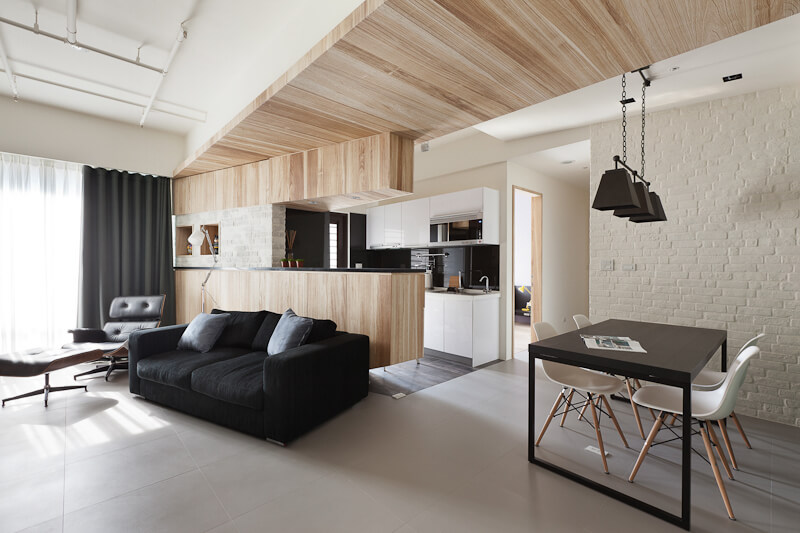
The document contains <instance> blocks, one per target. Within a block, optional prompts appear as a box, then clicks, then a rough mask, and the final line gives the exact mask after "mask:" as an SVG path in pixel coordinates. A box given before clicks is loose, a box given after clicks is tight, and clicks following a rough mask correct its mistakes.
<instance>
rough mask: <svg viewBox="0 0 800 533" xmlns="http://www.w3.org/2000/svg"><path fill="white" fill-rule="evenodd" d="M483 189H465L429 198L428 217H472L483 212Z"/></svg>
mask: <svg viewBox="0 0 800 533" xmlns="http://www.w3.org/2000/svg"><path fill="white" fill-rule="evenodd" d="M484 190H489V189H486V188H484V187H480V188H477V189H467V190H465V191H456V192H451V193H447V194H439V195H437V196H431V198H430V216H431V218H437V217H452V216H456V215H473V214H476V213H482V212H483V191H484Z"/></svg>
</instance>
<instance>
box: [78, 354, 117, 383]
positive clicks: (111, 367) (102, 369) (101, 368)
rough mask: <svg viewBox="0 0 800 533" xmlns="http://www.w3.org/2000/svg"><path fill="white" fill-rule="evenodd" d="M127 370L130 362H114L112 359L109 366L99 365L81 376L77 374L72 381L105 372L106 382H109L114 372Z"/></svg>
mask: <svg viewBox="0 0 800 533" xmlns="http://www.w3.org/2000/svg"><path fill="white" fill-rule="evenodd" d="M127 369H128V362H127V361H117V360H113V359H112V360H111V362H110V363H109V364H107V365H97V367H96V368H93V369H91V370H87V371H86V372H81V373H80V374H75V375H74V376H72V379H74V380H75V381H77V380H78V378H79V377H81V376H88V375H90V374H97V373H99V372H105V373H106V381H108V378H109V377H110V376H111V373H112V372H113V371H114V370H127Z"/></svg>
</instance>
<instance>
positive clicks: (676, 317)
mask: <svg viewBox="0 0 800 533" xmlns="http://www.w3.org/2000/svg"><path fill="white" fill-rule="evenodd" d="M633 107H635V106H633ZM637 122H638V118H636V117H635V118H634V120H629V129H628V135H629V137H628V142H629V145H628V146H629V154H628V163H629V164H630V165H631V166H632V167H633V168H638V167H639V164H640V161H639V156H638V151H639V147H638V141H639V139H638V136H639V135H640V129H637ZM631 136H632V137H631ZM632 139H633V142H631V140H632ZM621 150H622V141H621V132H620V123H619V121H614V122H607V123H603V124H597V125H594V126H592V128H591V151H592V154H591V187H590V191H591V193H590V194H592V195H594V191H596V190H597V185H598V183H599V181H600V176H601V175H602V173H603V171H604V170H606V169H608V168H612V166H613V162H612V159H611V158H612V156H613V155H615V154H621ZM631 152H632V153H631ZM646 158H647V168H646V174H647V179H648V180H649V181H651V182H652V183H653V190H655V191H656V192H658V193H659V196H660V197H661V199H662V202H663V204H664V209H665V211H666V213H667V217H668V218H669V221H667V222H662V223H654V224H634V223H632V222H627V220H625V219H619V218H616V217H614V216H613V215H612V214H611V212H600V211H595V210H591V215H590V274H589V307H590V314H591V318H592V320H595V321H599V320H604V319H607V318H621V319H634V320H648V321H655V322H664V323H670V324H679V325H686V326H700V327H710V328H721V329H726V330H727V331H728V354H729V360H730V358H731V357H732V356H735V354H736V353H737V351H738V350H739V347H740V346H741V345H742V344H743V343H744V342H745V341H747V340H748V339H749V338H751V337H753V336H755V335H756V334H757V333H759V332H764V333H766V334H767V336H766V338H764V339H763V341H762V343H761V349H762V352H761V356H760V359H759V360H756V361H754V362H753V363H752V365H751V366H750V371H749V374H748V379H747V382H746V383H745V385H744V387H743V390H742V393H741V394H740V398H739V402H738V403H737V407H736V408H737V412H739V413H741V414H749V415H754V416H758V417H759V418H764V419H768V420H774V421H778V422H783V423H787V424H793V425H797V426H800V304H798V301H799V300H800V229H798V226H800V218H799V217H800V87H784V88H780V89H774V90H769V91H763V92H757V93H751V94H746V95H741V96H735V97H731V98H725V99H721V100H715V101H712V102H706V103H701V104H695V105H689V106H686V107H683V108H680V109H674V110H669V111H663V112H657V113H653V114H650V115H648V117H647V152H646ZM603 259H613V260H614V262H615V265H614V270H612V271H601V270H600V261H601V260H603ZM623 263H635V265H636V270H635V271H623V270H621V265H622V264H623ZM715 363H716V364H718V363H717V361H713V362H712V364H715ZM715 368H716V367H715Z"/></svg>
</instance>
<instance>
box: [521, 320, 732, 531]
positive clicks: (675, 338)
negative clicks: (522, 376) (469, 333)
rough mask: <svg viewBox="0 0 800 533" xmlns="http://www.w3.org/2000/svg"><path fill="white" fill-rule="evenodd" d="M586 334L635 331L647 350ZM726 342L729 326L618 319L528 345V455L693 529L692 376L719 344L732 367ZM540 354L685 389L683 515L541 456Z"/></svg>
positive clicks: (626, 334)
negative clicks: (590, 344) (598, 343)
mask: <svg viewBox="0 0 800 533" xmlns="http://www.w3.org/2000/svg"><path fill="white" fill-rule="evenodd" d="M581 335H607V336H616V337H630V338H631V339H633V340H634V341H637V342H639V343H640V344H641V346H642V348H643V349H644V350H646V351H647V353H646V354H643V353H636V352H627V351H616V350H600V349H591V348H587V347H586V344H585V343H584V341H583V338H582V337H581ZM727 344H728V341H727V332H725V331H724V330H718V329H706V328H696V327H687V326H674V325H668V324H657V323H652V322H636V321H632V320H613V319H612V320H605V321H603V322H598V323H597V324H593V325H591V326H588V327H585V328H582V329H579V330H575V331H570V332H569V333H564V334H562V335H558V336H555V337H551V338H549V339H544V340H542V341H539V342H535V343H532V344H530V345H529V346H528V353H529V355H530V371H529V372H530V374H529V381H530V383H529V391H528V460H529V461H530V462H531V463H533V464H536V465H539V466H542V467H544V468H546V469H548V470H551V471H553V472H555V473H557V474H560V475H562V476H565V477H567V478H569V479H572V480H573V481H577V482H578V483H581V484H583V485H585V486H587V487H590V488H592V489H595V490H597V491H599V492H602V493H603V494H606V495H608V496H611V497H612V498H615V499H617V500H620V501H622V502H625V503H627V504H629V505H632V506H633V507H636V508H638V509H641V510H643V511H645V512H647V513H650V514H652V515H654V516H657V517H659V518H661V519H663V520H666V521H668V522H671V523H673V524H676V525H678V526H680V527H682V528H684V529H686V530H688V529H689V528H690V512H691V450H692V445H691V437H692V424H691V420H692V412H691V405H692V381H694V379H695V378H696V377H697V375H698V374H699V373H700V371H701V370H702V369H703V367H704V366H705V365H706V364H707V363H708V361H709V360H710V359H711V357H713V355H714V354H715V353H716V352H717V350H718V349H720V348H721V349H722V359H721V369H722V371H726V370H727ZM537 358H538V359H544V360H547V361H553V362H556V363H562V364H565V365H572V366H579V367H582V368H588V369H591V370H598V371H602V372H608V373H610V374H615V375H618V376H626V377H629V378H635V379H639V380H646V381H649V382H653V383H663V384H665V385H672V386H674V387H679V388H681V389H682V390H683V418H682V420H683V423H682V424H681V425H682V441H683V442H682V449H681V452H682V453H681V514H680V516H678V515H675V514H673V513H670V512H668V511H666V510H664V509H661V508H659V507H656V506H654V505H652V504H650V503H647V502H645V501H642V500H640V499H638V498H635V497H633V496H631V495H629V494H626V493H624V492H620V491H618V490H616V489H614V488H611V487H609V486H607V485H604V484H602V483H598V482H596V481H594V480H592V479H589V478H586V477H584V476H581V475H579V474H577V473H575V472H573V471H571V470H568V469H566V468H563V467H561V466H558V465H555V464H553V463H550V462H548V461H544V460H542V459H539V458H537V457H536V453H535V448H536V447H535V446H534V443H535V440H536V438H535V427H536V424H535V422H536V409H535V397H536V394H535V392H536V391H535V383H536V379H535V373H536V365H535V359H537Z"/></svg>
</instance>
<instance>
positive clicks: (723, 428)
mask: <svg viewBox="0 0 800 533" xmlns="http://www.w3.org/2000/svg"><path fill="white" fill-rule="evenodd" d="M717 423H718V424H719V432H720V433H722V441H723V442H724V443H725V448H727V450H728V457H730V459H731V466H732V467H733V469H734V470H739V465H738V464H737V463H736V456H735V455H733V446H731V439H730V437H728V422H727V421H726V420H725V419H724V418H723V419H722V420H717Z"/></svg>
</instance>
